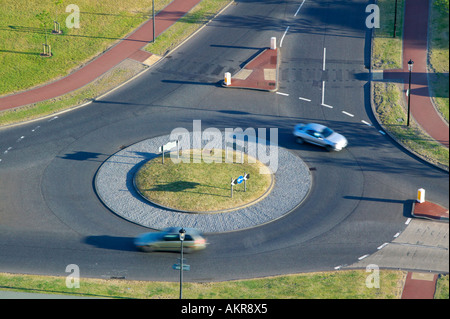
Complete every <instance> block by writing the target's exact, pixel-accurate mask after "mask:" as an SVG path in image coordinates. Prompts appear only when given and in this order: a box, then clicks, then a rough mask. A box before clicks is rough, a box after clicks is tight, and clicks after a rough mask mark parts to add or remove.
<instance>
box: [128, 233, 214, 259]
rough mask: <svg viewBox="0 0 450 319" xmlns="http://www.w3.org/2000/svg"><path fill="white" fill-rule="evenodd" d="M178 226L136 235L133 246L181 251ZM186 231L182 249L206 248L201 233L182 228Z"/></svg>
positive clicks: (152, 249)
mask: <svg viewBox="0 0 450 319" xmlns="http://www.w3.org/2000/svg"><path fill="white" fill-rule="evenodd" d="M180 229H181V228H180V227H170V228H165V229H163V230H162V231H160V232H153V233H145V234H141V235H139V236H137V237H136V238H135V240H134V244H135V246H136V247H137V248H138V249H140V250H142V251H145V252H151V251H181V241H180ZM184 229H185V231H186V233H185V237H184V241H183V251H184V252H186V253H191V252H193V251H197V250H202V249H205V248H206V245H207V242H206V239H205V238H204V237H203V235H202V233H201V232H200V231H198V230H197V229H194V228H184Z"/></svg>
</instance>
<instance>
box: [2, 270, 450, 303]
mask: <svg viewBox="0 0 450 319" xmlns="http://www.w3.org/2000/svg"><path fill="white" fill-rule="evenodd" d="M368 274H369V273H367V272H366V271H365V270H341V271H336V272H321V273H306V274H298V275H285V276H276V277H268V278H260V279H249V280H235V281H226V282H208V283H191V282H184V283H183V297H184V298H187V299H255V298H257V299H258V298H259V299H399V298H400V297H401V292H402V287H403V284H404V280H405V278H406V273H405V272H403V271H393V270H380V288H367V287H366V278H367V276H368ZM186 277H187V275H186V276H185V280H186ZM174 280H175V281H174V282H147V281H130V280H117V279H111V280H104V279H88V278H81V279H80V288H67V287H66V284H65V277H50V276H30V275H12V274H0V289H2V290H5V289H6V290H14V291H21V292H34V293H36V292H46V293H54V294H76V295H83V296H92V297H106V298H139V299H149V298H152V299H176V298H178V294H179V283H178V282H176V274H174ZM447 290H448V285H447ZM447 294H448V292H447Z"/></svg>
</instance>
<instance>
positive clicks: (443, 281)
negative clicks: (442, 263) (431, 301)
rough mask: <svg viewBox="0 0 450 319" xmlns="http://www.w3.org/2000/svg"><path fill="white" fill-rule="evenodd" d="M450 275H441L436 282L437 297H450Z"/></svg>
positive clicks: (435, 296)
mask: <svg viewBox="0 0 450 319" xmlns="http://www.w3.org/2000/svg"><path fill="white" fill-rule="evenodd" d="M448 277H449V276H448V275H445V276H439V279H438V281H437V283H436V292H435V294H434V298H435V299H449V284H448Z"/></svg>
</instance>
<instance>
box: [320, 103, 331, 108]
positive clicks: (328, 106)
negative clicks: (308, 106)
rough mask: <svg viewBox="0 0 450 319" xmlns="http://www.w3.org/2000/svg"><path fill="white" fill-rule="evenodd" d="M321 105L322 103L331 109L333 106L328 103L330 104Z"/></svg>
mask: <svg viewBox="0 0 450 319" xmlns="http://www.w3.org/2000/svg"><path fill="white" fill-rule="evenodd" d="M321 105H322V106H325V107H327V108H329V109H332V108H333V107H332V106H331V105H328V104H324V103H322V104H321Z"/></svg>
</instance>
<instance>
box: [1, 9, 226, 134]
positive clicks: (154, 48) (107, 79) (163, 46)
mask: <svg viewBox="0 0 450 319" xmlns="http://www.w3.org/2000/svg"><path fill="white" fill-rule="evenodd" d="M22 2H23V3H25V1H21V2H18V3H17V5H18V6H23V5H24V4H23V3H22ZM112 2H113V1H106V2H104V3H103V2H102V5H104V7H101V8H96V7H95V8H93V9H89V10H92V11H89V12H87V11H86V12H85V11H84V10H88V9H84V10H82V11H83V12H82V14H83V15H82V16H87V17H89V18H92V19H93V20H88V21H85V24H84V26H85V27H84V29H83V30H90V31H89V32H93V31H95V30H96V29H95V28H94V29H92V28H90V27H88V26H89V25H90V24H94V25H96V26H97V27H99V26H101V28H102V30H103V28H105V30H106V29H107V26H108V23H113V24H115V21H116V20H117V19H120V18H121V17H127V19H128V18H130V19H131V18H132V17H133V19H138V20H139V21H137V22H136V23H131V22H128V23H126V24H127V25H128V29H126V30H123V31H122V33H121V34H123V33H124V32H125V33H126V32H129V31H130V30H131V29H132V28H134V27H135V26H137V25H138V22H143V21H144V20H145V19H148V18H149V16H148V14H149V13H148V12H151V6H150V8H141V7H140V4H142V3H147V2H145V1H144V2H142V1H138V2H133V3H134V5H133V6H130V7H128V9H127V10H129V13H127V12H128V11H127V12H122V11H120V10H122V9H121V8H115V7H114V3H115V2H114V3H112ZM169 2H170V1H168V0H164V1H157V2H156V3H157V5H155V8H156V10H160V9H162V8H163V7H164V6H166V5H167V4H168V3H169ZM230 2H232V0H203V1H202V2H201V3H200V4H199V5H197V6H196V7H195V8H194V10H193V11H192V12H191V13H189V14H188V15H186V16H185V17H184V18H183V21H178V22H176V23H175V24H174V25H173V26H172V27H170V28H169V29H168V30H166V32H164V33H163V34H162V35H160V36H159V37H158V38H157V39H156V42H155V43H154V44H151V45H150V46H148V47H147V48H146V50H147V51H150V52H152V53H154V54H159V55H161V52H167V51H168V50H170V49H172V48H174V47H176V46H178V45H179V44H180V43H182V42H183V41H184V40H185V39H186V38H187V37H189V36H190V35H191V34H192V33H193V32H195V31H196V30H198V29H199V28H200V27H201V26H202V25H203V24H204V23H205V22H207V21H209V20H210V19H211V18H212V17H213V16H215V15H216V14H217V13H218V12H219V11H220V10H221V9H222V8H224V7H225V6H226V5H227V4H229V3H230ZM83 3H84V2H82V3H79V4H78V5H79V6H80V8H86V7H84V6H83ZM125 4H126V3H125ZM144 7H145V6H144ZM43 8H44V9H45V8H46V7H43ZM102 8H103V9H102ZM0 9H4V10H5V11H6V10H7V8H0ZM30 10H31V9H30ZM114 10H116V11H114ZM117 10H118V11H117ZM34 11H36V9H33V10H32V12H34ZM2 14H3V15H5V12H3V11H2V10H0V21H2V20H1V18H2V16H1V15H2ZM27 14H28V15H30V17H29V18H30V19H31V18H32V16H31V14H32V13H30V12H28V13H27ZM97 16H100V17H103V18H105V19H111V20H107V21H106V22H105V21H103V20H95V19H94V17H97ZM80 18H81V17H80ZM5 19H6V18H5ZM16 20H18V18H17V17H15V16H14V17H13V18H11V19H10V20H4V21H10V22H11V21H16ZM100 21H103V22H100ZM108 21H109V22H108ZM133 21H134V20H133ZM11 23H12V22H11ZM130 27H131V29H130ZM16 29H17V30H19V31H20V30H23V31H22V32H25V33H27V34H28V33H29V34H28V35H34V36H38V35H39V36H41V38H42V39H43V33H42V31H40V30H39V29H38V28H31V27H26V28H25V27H24V28H16ZM16 29H14V28H13V30H16ZM172 29H173V30H172ZM70 30H72V29H70ZM70 30H64V28H63V34H65V33H64V32H66V33H67V35H71V39H76V41H72V42H73V43H74V44H77V43H78V45H79V46H80V47H82V46H84V44H83V43H79V41H81V40H83V39H91V40H93V39H96V38H99V39H102V40H107V41H106V42H107V43H104V44H102V45H100V44H98V43H91V44H86V45H88V46H92V47H93V48H97V49H98V47H100V48H101V50H105V49H106V48H107V47H108V45H109V46H110V45H111V42H114V43H115V41H118V40H120V38H121V36H118V35H112V34H110V35H109V36H108V37H106V36H100V35H99V36H97V37H94V36H90V35H88V34H83V33H80V32H81V31H78V33H80V34H78V33H77V34H71V33H70V32H72V31H70ZM74 32H75V31H74ZM5 34H6V35H8V34H9V35H10V34H14V33H13V32H12V30H9V29H8V28H7V27H6V26H3V27H2V26H1V25H0V40H1V39H2V36H5ZM52 37H60V35H52ZM41 38H40V39H41ZM42 39H41V40H42ZM55 39H58V41H60V39H62V38H55ZM50 41H51V39H50ZM38 42H39V41H38ZM0 43H1V41H0ZM102 43H103V42H102ZM36 45H37V44H34V45H32V44H30V47H29V48H28V49H27V50H32V49H33V50H37V48H36ZM39 45H41V44H40V42H39ZM61 46H62V47H64V45H61ZM53 48H54V47H53ZM81 49H82V48H80V50H81ZM15 50H16V49H14V48H12V47H11V48H10V47H5V49H3V47H1V45H0V52H2V51H3V52H7V53H8V54H10V56H9V60H8V59H5V58H6V57H7V56H8V54H6V55H1V56H0V64H1V65H2V66H3V65H4V64H6V65H8V66H13V65H14V64H20V65H24V66H25V67H27V68H29V69H30V68H31V67H30V65H31V64H33V67H32V68H31V70H34V71H32V72H31V73H28V71H25V70H24V71H20V69H19V70H18V71H17V74H22V76H21V77H20V78H17V77H15V75H14V72H13V70H9V71H8V68H2V69H1V70H0V78H9V79H10V80H11V81H12V82H14V83H15V82H17V81H19V80H20V81H22V80H23V83H22V84H20V85H18V86H17V88H15V89H13V90H19V89H23V88H30V87H32V86H33V85H35V84H38V83H40V84H42V81H43V80H45V79H52V80H56V78H58V77H59V76H63V75H64V74H66V73H68V72H70V71H67V70H69V69H73V67H76V66H79V63H80V60H82V59H76V57H70V58H69V57H68V56H67V55H68V54H69V55H70V52H69V53H66V54H65V55H66V60H67V61H71V62H70V66H69V67H67V65H69V64H67V65H66V69H64V71H61V72H60V74H59V75H57V74H53V75H52V76H47V75H43V76H42V77H39V79H40V80H39V81H34V82H33V81H29V80H28V79H27V78H28V77H34V75H33V74H35V73H37V74H38V75H40V73H39V72H40V71H42V70H44V69H46V68H47V67H48V65H47V64H46V63H48V61H50V60H48V59H47V60H46V59H42V58H40V57H39V59H37V57H38V55H39V53H38V51H36V52H31V53H30V54H28V53H29V52H19V51H15ZM73 50H74V51H77V50H79V49H73ZM53 52H54V53H55V54H56V53H57V51H55V48H54V49H53ZM99 52H100V51H98V50H97V51H95V52H91V53H92V54H94V56H95V55H96V54H98V53H99ZM13 53H15V54H13ZM20 53H23V54H22V55H20ZM25 53H27V54H26V55H25ZM92 54H91V56H92ZM24 56H28V58H30V57H32V59H31V60H29V61H28V60H27V63H24V62H23V61H22V60H21V59H24V58H25V57H24ZM12 58H15V59H16V60H10V59H12ZM19 58H20V59H19ZM91 58H92V57H91ZM91 58H87V60H86V61H83V62H82V64H83V63H87V61H89V60H90V59H91ZM2 59H3V60H2ZM51 59H53V60H52V61H55V56H53V57H52V58H51ZM83 59H84V58H83ZM73 61H75V62H73ZM72 62H73V63H72ZM43 63H44V64H43ZM55 63H56V62H55ZM67 63H69V62H67ZM53 66H54V65H53V64H52V68H53ZM143 68H144V67H143V66H141V70H142V69H143ZM35 69H36V70H35ZM138 69H139V67H138V66H137V65H136V63H134V64H133V63H128V64H127V63H121V65H119V66H117V67H116V68H114V69H113V70H111V71H109V72H108V73H107V74H105V75H104V76H102V77H101V78H99V79H97V80H96V81H94V82H92V83H89V84H87V85H86V86H85V87H83V88H80V89H78V90H75V91H74V92H71V93H68V94H65V95H63V96H60V97H58V98H54V99H50V100H48V101H42V102H38V103H34V104H29V105H24V106H22V107H19V108H15V109H13V110H7V111H2V112H0V126H1V125H8V124H13V123H19V122H24V121H28V120H32V119H36V118H40V117H43V116H47V115H50V114H54V113H57V112H59V111H62V110H66V109H70V108H72V107H75V106H78V105H82V104H83V103H85V102H88V101H91V100H92V99H94V98H95V97H97V96H100V95H102V94H104V93H106V92H108V91H110V90H111V89H113V88H114V87H116V86H117V85H119V84H121V83H123V82H125V81H127V80H129V79H131V78H132V77H133V76H135V75H136V74H137V73H139V71H138ZM24 75H25V76H24ZM55 76H56V78H55ZM52 77H53V78H52ZM1 82H3V81H0V83H1ZM2 90H3V91H2ZM9 91H11V89H1V88H0V94H2V92H3V93H5V92H9ZM9 93H10V92H9Z"/></svg>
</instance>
